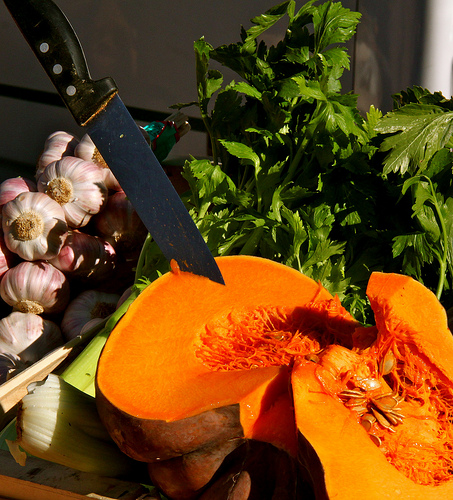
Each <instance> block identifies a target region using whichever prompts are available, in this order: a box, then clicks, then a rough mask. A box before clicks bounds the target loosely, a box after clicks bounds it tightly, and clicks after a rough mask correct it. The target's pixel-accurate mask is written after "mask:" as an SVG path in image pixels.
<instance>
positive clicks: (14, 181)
mask: <svg viewBox="0 0 453 500" xmlns="http://www.w3.org/2000/svg"><path fill="white" fill-rule="evenodd" d="M37 190H38V188H37V187H36V182H34V181H32V180H30V179H26V178H25V177H11V178H10V179H5V180H4V181H3V182H2V183H1V184H0V207H3V205H4V204H5V203H8V201H11V200H14V198H15V197H16V196H17V195H19V194H21V193H25V192H30V191H31V192H36V191H37Z"/></svg>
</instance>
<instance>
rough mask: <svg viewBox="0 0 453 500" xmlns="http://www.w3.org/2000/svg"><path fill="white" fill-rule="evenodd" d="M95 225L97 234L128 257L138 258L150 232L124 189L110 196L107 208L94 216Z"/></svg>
mask: <svg viewBox="0 0 453 500" xmlns="http://www.w3.org/2000/svg"><path fill="white" fill-rule="evenodd" d="M94 225H95V228H96V232H97V234H99V235H100V236H101V237H103V238H105V239H106V240H107V241H109V242H110V243H111V244H112V246H113V248H114V249H115V251H116V253H117V254H121V256H124V257H125V258H126V259H135V258H137V256H138V254H139V253H140V251H141V248H142V245H143V243H144V241H145V238H146V236H147V234H148V231H147V229H146V227H145V225H144V224H143V222H142V221H141V219H140V217H139V216H138V214H137V212H136V211H135V209H134V207H133V205H132V203H131V202H130V201H129V199H128V198H127V196H126V194H125V193H124V191H118V192H116V193H114V194H112V195H111V196H109V198H108V200H107V205H106V207H105V209H104V210H103V211H102V212H101V213H100V214H99V215H97V216H96V217H95V218H94Z"/></svg>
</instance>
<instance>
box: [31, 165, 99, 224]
mask: <svg viewBox="0 0 453 500" xmlns="http://www.w3.org/2000/svg"><path fill="white" fill-rule="evenodd" d="M38 191H40V192H41V193H45V194H47V195H48V196H49V197H50V198H52V199H53V200H55V201H56V202H58V203H59V204H60V205H61V206H62V208H63V210H64V212H65V216H66V221H67V223H68V225H69V226H71V227H73V228H79V227H83V226H85V225H86V224H88V222H89V220H90V218H91V216H92V215H93V214H97V213H99V212H100V211H101V210H102V209H103V208H104V206H105V204H106V202H107V196H108V190H107V187H106V186H105V183H104V174H103V172H102V168H101V167H99V166H98V165H96V164H95V163H93V162H91V161H85V160H82V159H80V158H76V157H72V156H66V157H64V158H62V159H61V160H59V161H56V162H53V163H50V164H49V165H47V167H46V168H45V170H44V172H43V173H42V175H41V177H40V178H39V180H38Z"/></svg>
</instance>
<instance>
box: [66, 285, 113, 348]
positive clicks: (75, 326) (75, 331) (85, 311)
mask: <svg viewBox="0 0 453 500" xmlns="http://www.w3.org/2000/svg"><path fill="white" fill-rule="evenodd" d="M119 298H120V295H119V294H115V293H105V292H100V291H97V290H84V291H83V292H81V293H80V294H79V295H78V296H77V297H75V298H74V299H73V300H72V301H71V302H70V303H69V305H68V307H67V308H66V310H65V313H64V315H63V319H62V320H61V331H62V332H63V335H64V337H65V338H66V340H71V339H73V338H74V337H77V335H80V334H81V332H82V330H83V329H84V326H86V325H87V324H88V323H90V326H91V327H92V326H94V325H95V324H96V323H97V322H96V321H94V320H96V319H98V320H102V319H105V318H107V316H110V314H112V313H113V312H115V310H116V305H117V303H118V300H119Z"/></svg>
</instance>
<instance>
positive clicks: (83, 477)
mask: <svg viewBox="0 0 453 500" xmlns="http://www.w3.org/2000/svg"><path fill="white" fill-rule="evenodd" d="M2 498H7V499H8V500H41V499H42V500H62V499H68V500H81V499H83V500H86V499H87V498H95V499H98V500H101V499H102V500H117V499H121V500H145V499H146V500H152V499H154V500H157V499H158V498H159V497H158V496H157V494H156V495H153V494H152V493H149V491H148V489H147V488H145V487H144V486H142V485H140V484H138V483H134V482H129V481H123V480H119V479H114V478H107V477H103V476H97V475H96V474H89V473H86V472H81V471H77V470H74V469H71V468H69V467H64V466H62V465H58V464H53V463H51V462H47V461H45V460H41V459H39V458H36V457H28V458H27V462H26V464H25V466H21V465H19V464H17V463H16V461H15V460H14V459H13V457H12V456H11V455H10V453H9V452H7V451H4V450H0V499H2Z"/></svg>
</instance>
